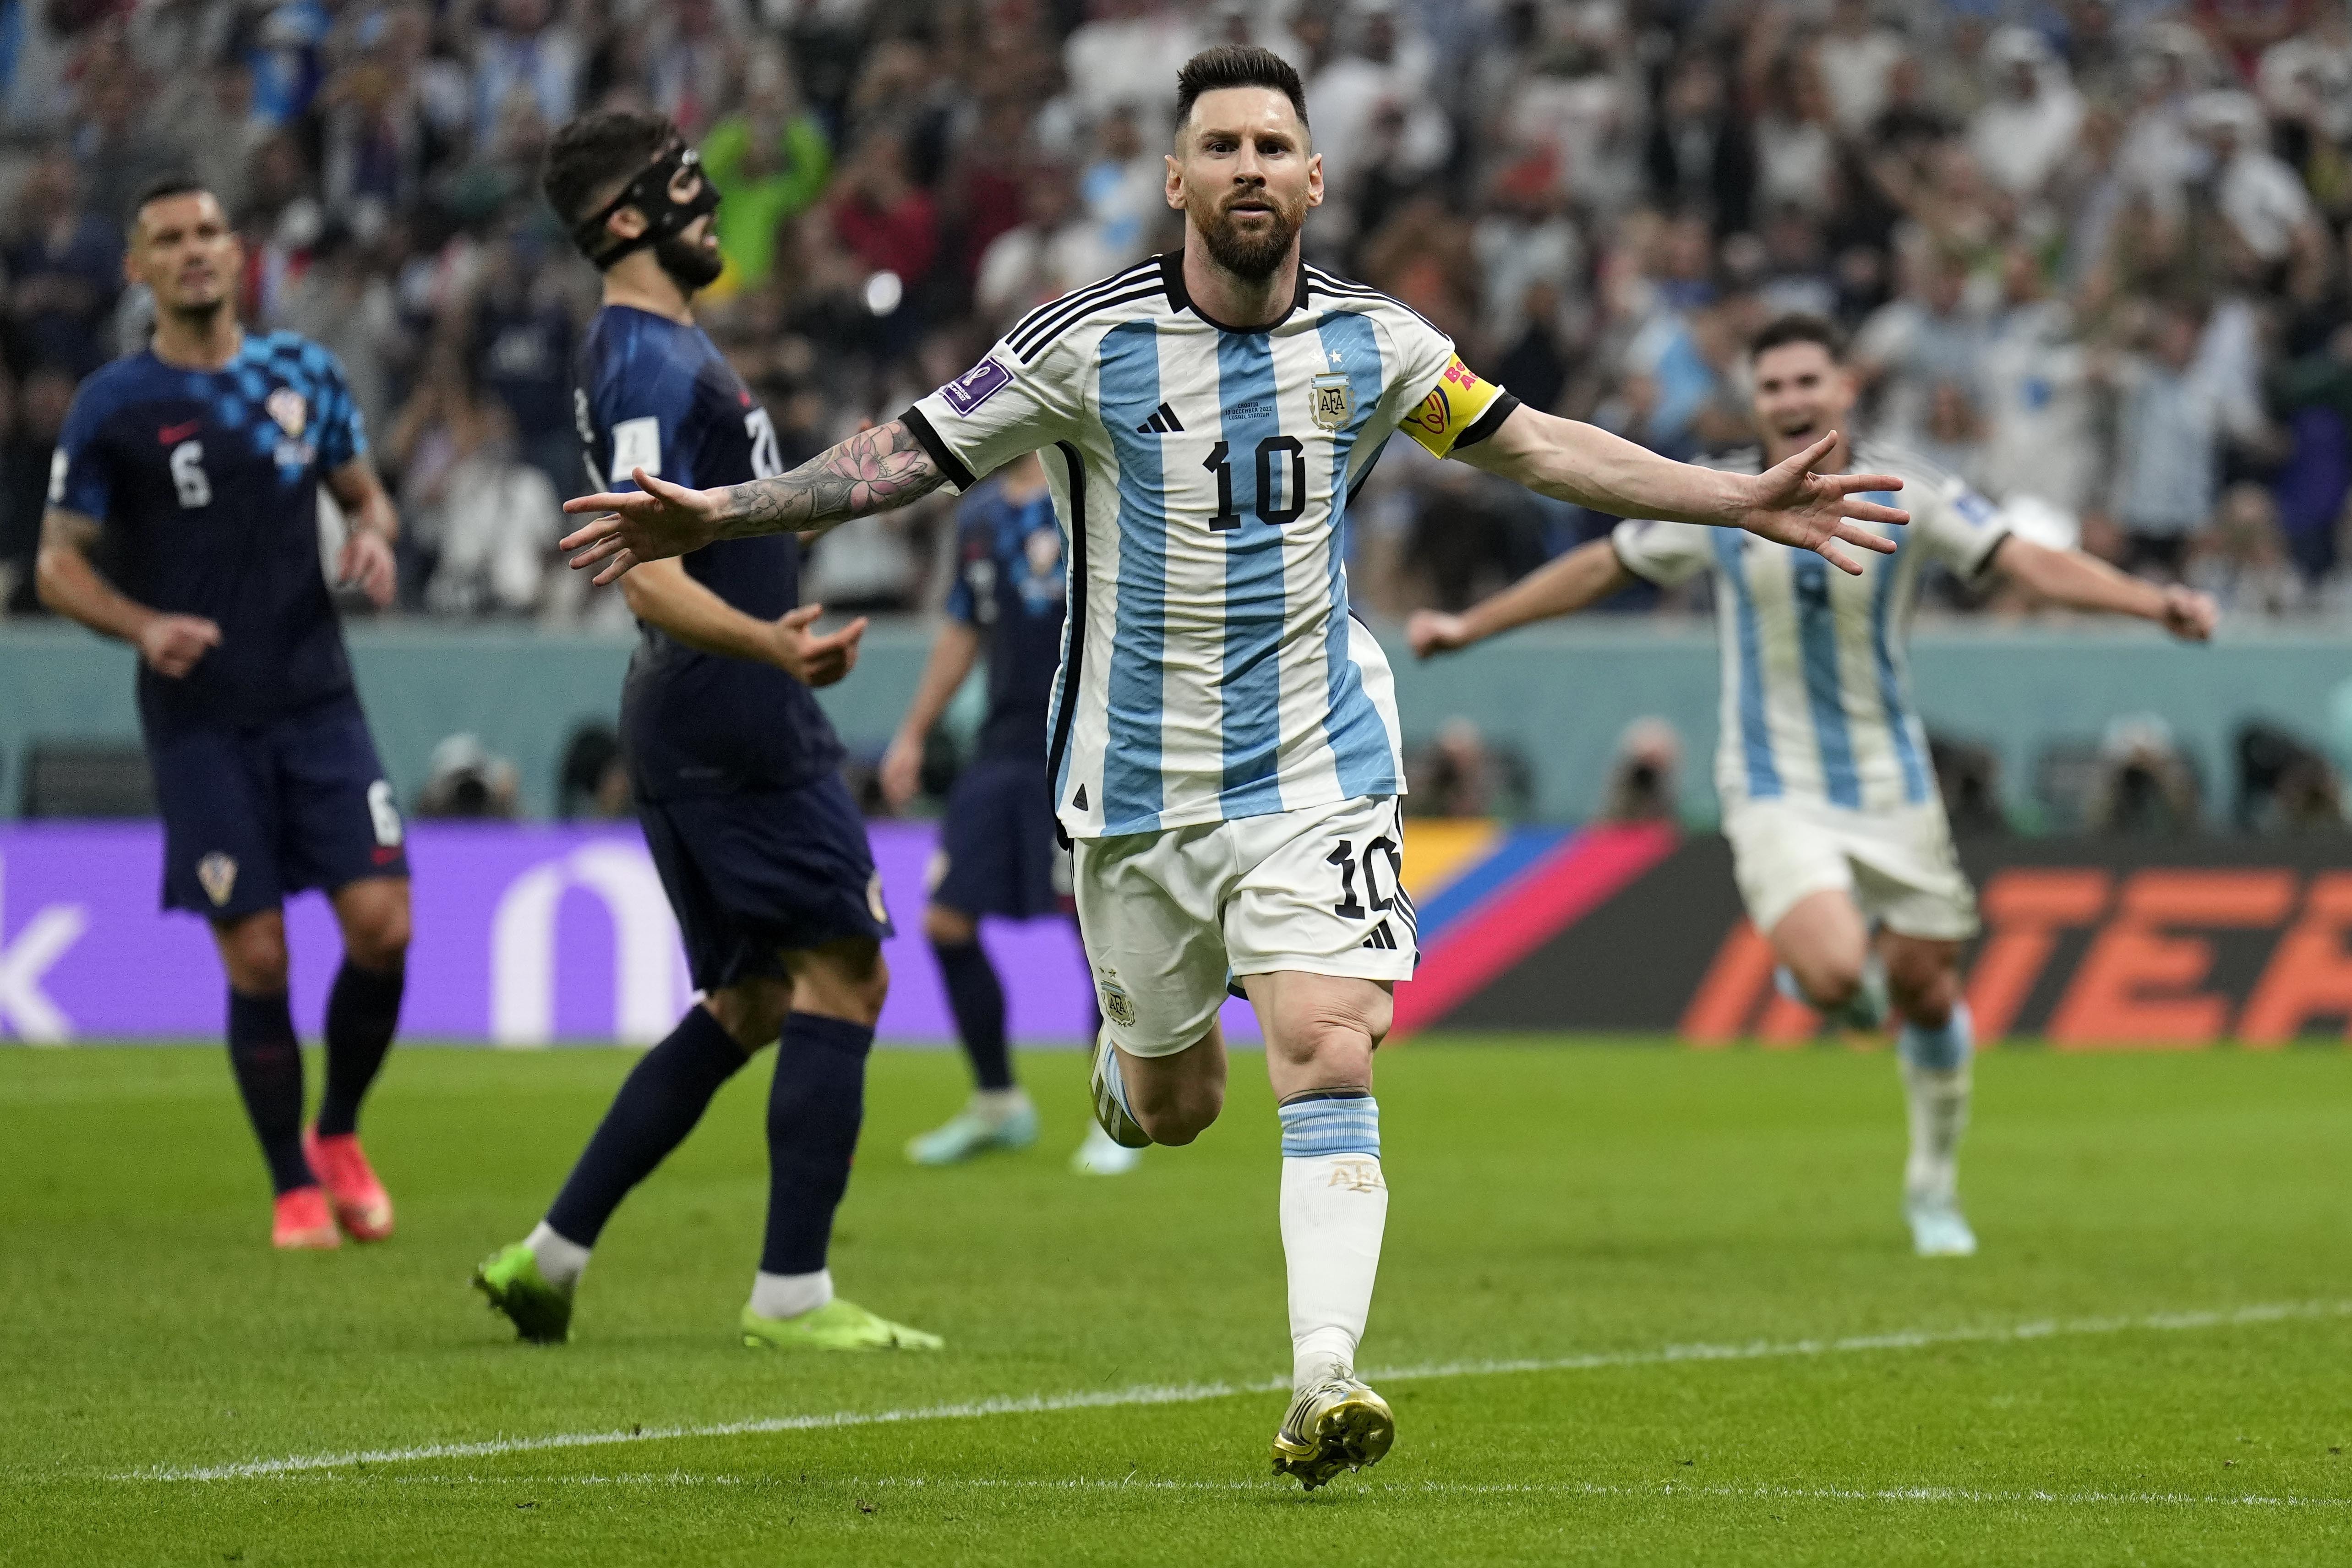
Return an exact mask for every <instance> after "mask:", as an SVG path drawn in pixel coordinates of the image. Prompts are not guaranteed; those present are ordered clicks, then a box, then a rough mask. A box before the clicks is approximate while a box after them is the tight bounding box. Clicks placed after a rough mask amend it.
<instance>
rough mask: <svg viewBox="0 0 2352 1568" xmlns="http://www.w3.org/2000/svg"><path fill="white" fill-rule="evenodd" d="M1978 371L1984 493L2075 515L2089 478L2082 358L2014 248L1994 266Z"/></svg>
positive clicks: (2035, 264)
mask: <svg viewBox="0 0 2352 1568" xmlns="http://www.w3.org/2000/svg"><path fill="white" fill-rule="evenodd" d="M1977 367H1978V374H1977V378H1976V386H1977V395H1978V396H1979V400H1980V405H1981V408H1982V411H1983V415H1984V421H1985V432H1984V439H1985V446H1984V452H1983V455H1982V458H1981V459H1980V466H1979V469H1978V473H1979V478H1980V479H1981V482H1982V484H1983V486H1984V488H1985V489H1987V490H1988V491H1990V493H1991V494H1993V495H1995V496H1999V497H2000V498H2002V499H2003V500H2009V499H2011V498H2013V497H2017V496H2021V495H2033V496H2039V497H2041V498H2042V500H2047V501H2049V502H2051V503H2052V504H2053V505H2054V506H2056V507H2058V508H2059V509H2061V510H2065V511H2070V512H2076V513H2079V512H2081V511H2082V510H2084V508H2085V507H2087V506H2088V505H2089V504H2090V502H2091V490H2092V486H2093V485H2094V483H2095V481H2096V479H2097V453H2096V451H2095V448H2094V447H2093V436H2092V430H2091V416H2092V380H2091V374H2090V355H2089V353H2088V351H2086V350H2085V349H2084V346H2083V343H2082V341H2081V339H2080V337H2079V336H2078V335H2077V332H2076V329H2075V324H2074V311H2073V310H2072V309H2071V308H2070V307H2069V306H2068V305H2067V304H2066V303H2065V302H2064V301H2063V300H2057V299H2053V298H2052V297H2051V295H2050V292H2049V284H2048V280H2047V279H2045V278H2044V277H2043V275H2042V263H2041V259H2040V258H2038V257H2037V256H2035V255H2034V254H2033V252H2032V251H2031V250H2030V249H2028V248H2026V247H2023V246H2012V247H2011V248H2010V249H2009V250H2008V251H2007V252H2006V253H2005V254H2004V255H2003V256H2002V258H2001V306H2000V310H1998V311H1996V312H1995V313H1994V315H1993V317H1992V320H1991V322H1990V326H1989V328H1988V330H1987V331H1986V333H1985V336H1984V340H1983V347H1982V350H1981V353H1979V358H1978V361H1977Z"/></svg>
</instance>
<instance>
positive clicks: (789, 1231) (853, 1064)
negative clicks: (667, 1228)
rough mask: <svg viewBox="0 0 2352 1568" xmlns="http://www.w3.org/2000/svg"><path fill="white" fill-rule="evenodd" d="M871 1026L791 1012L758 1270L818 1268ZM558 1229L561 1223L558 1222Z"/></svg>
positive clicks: (845, 1161)
mask: <svg viewBox="0 0 2352 1568" xmlns="http://www.w3.org/2000/svg"><path fill="white" fill-rule="evenodd" d="M873 1047H874V1030H873V1028H872V1027H871V1026H868V1025H865V1024H853V1023H850V1022H849V1021H848V1020H847V1019H845V1018H821V1017H819V1016H817V1015H815V1014H814V1013H794V1014H793V1015H791V1016H789V1017H787V1018H785V1020H784V1035H783V1038H782V1039H781V1040H779V1041H777V1042H776V1081H775V1084H774V1086H773V1087H772V1089H770V1090H769V1091H768V1239H767V1244H766V1245H765V1246H764V1247H762V1248H761V1252H760V1272H761V1273H762V1274H814V1273H815V1272H816V1271H817V1270H818V1269H820V1268H824V1250H825V1244H826V1243H827V1242H829V1241H831V1240H832V1239H833V1211H834V1209H835V1207H837V1206H838V1205H840V1203H841V1194H843V1192H845V1190H847V1188H848V1186H849V1162H850V1160H851V1158H852V1157H853V1156H854V1155H856V1152H857V1128H858V1123H859V1122H860V1121H863V1120H864V1119H865V1116H866V1052H867V1051H869V1050H871V1049H872V1048H873ZM558 1228H561V1227H558Z"/></svg>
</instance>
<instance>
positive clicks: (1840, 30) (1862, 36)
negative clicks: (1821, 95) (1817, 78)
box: [1814, 0, 1909, 136]
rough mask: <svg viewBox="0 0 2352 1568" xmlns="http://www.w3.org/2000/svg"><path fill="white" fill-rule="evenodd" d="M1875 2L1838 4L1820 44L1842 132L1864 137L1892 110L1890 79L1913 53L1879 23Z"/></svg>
mask: <svg viewBox="0 0 2352 1568" xmlns="http://www.w3.org/2000/svg"><path fill="white" fill-rule="evenodd" d="M1874 9H1875V8H1874V5H1873V4H1872V0H1835V4H1833V5H1832V6H1831V7H1830V20H1829V26H1828V27H1827V28H1825V29H1824V30H1823V31H1822V38H1821V42H1820V43H1819V44H1817V45H1815V46H1814V60H1815V64H1816V67H1817V68H1818V69H1819V71H1820V73H1821V80H1822V83H1823V84H1824V85H1825V86H1826V87H1827V89H1828V93H1829V100H1830V106H1831V110H1832V113H1833V114H1834V115H1835V117H1836V121H1837V125H1838V129H1839V130H1840V131H1842V132H1844V133H1845V134H1846V135H1849V136H1855V135H1860V134H1861V133H1862V132H1864V131H1867V130H1868V129H1869V128H1870V125H1871V123H1872V121H1875V120H1876V119H1877V118H1878V116H1879V113H1880V112H1881V111H1882V110H1885V107H1886V89H1887V77H1888V75H1889V73H1890V72H1892V71H1893V70H1894V68H1895V62H1896V61H1897V60H1900V59H1901V58H1903V57H1904V56H1905V55H1906V53H1908V52H1909V51H1908V50H1906V48H1905V47H1904V44H1903V40H1902V38H1901V37H1897V36H1896V35H1895V33H1894V32H1893V31H1891V30H1890V29H1888V28H1886V27H1885V26H1881V25H1880V24H1879V21H1878V18H1877V16H1875V15H1874Z"/></svg>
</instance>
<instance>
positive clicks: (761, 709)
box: [575, 305, 842, 800]
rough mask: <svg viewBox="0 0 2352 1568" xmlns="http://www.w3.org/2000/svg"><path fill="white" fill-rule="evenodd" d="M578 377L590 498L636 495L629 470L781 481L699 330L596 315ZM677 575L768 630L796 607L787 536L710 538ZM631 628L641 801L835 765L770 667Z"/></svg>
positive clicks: (818, 723) (793, 548)
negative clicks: (619, 492)
mask: <svg viewBox="0 0 2352 1568" xmlns="http://www.w3.org/2000/svg"><path fill="white" fill-rule="evenodd" d="M578 370H579V386H578V391H577V394H576V397H577V402H576V405H575V411H576V412H577V414H578V416H579V423H580V437H581V439H582V440H583V441H584V442H586V443H587V456H588V468H589V473H590V476H591V477H592V478H593V479H594V480H595V482H596V487H597V488H598V489H607V488H609V489H635V488H636V482H635V480H634V479H631V478H630V473H631V470H632V469H635V468H643V469H645V470H646V472H647V473H649V474H658V475H659V476H661V477H662V478H663V479H669V480H672V481H674V482H676V483H677V484H681V485H691V486H694V487H696V488H697V489H709V488H711V487H713V486H717V485H737V484H741V483H743V482H744V481H745V480H747V479H769V478H772V477H773V476H774V475H776V474H777V473H779V472H781V471H782V465H781V464H779V463H778V461H777V459H776V431H775V426H773V425H772V424H770V423H769V421H768V412H767V410H766V409H764V408H762V407H761V406H760V405H759V404H758V403H757V402H756V401H755V400H754V399H753V398H752V396H751V393H750V392H749V391H748V390H747V389H746V388H745V387H744V385H743V380H742V378H741V377H740V376H739V375H737V374H735V368H734V367H733V366H732V365H730V364H729V363H727V360H726V358H725V356H723V355H722V354H720V353H719V350H718V347H717V346H716V345H715V344H713V343H712V342H711V341H710V340H709V338H708V337H706V336H704V335H703V332H702V330H701V329H700V328H699V327H694V326H687V325H681V324H680V323H678V322H677V321H670V320H668V319H667V318H666V317H662V316H656V315H654V314H652V313H650V312H648V311H645V310H632V309H630V308H629V307H628V306H625V305H607V306H605V307H604V309H603V310H599V311H597V312H596V319H595V320H594V321H592V322H590V323H589V327H588V335H587V337H586V339H585V340H584V341H583V342H582V343H581V345H580V363H579V367H578ZM682 564H683V565H684V566H685V568H686V571H687V574H688V575H689V576H691V577H692V578H693V579H694V580H695V581H696V582H698V583H700V584H702V585H703V586H704V587H706V588H708V589H709V590H710V591H711V592H712V593H714V594H716V595H719V597H720V598H722V599H724V600H726V601H727V602H728V603H729V604H730V605H733V606H734V607H735V608H737V609H739V610H740V611H742V612H743V613H744V614H745V615H747V616H759V617H760V618H761V620H768V621H772V620H774V619H775V618H777V617H778V616H782V615H783V614H784V612H786V611H787V610H790V609H792V608H793V606H794V605H797V604H799V603H800V591H801V584H800V577H801V553H800V543H799V542H798V541H797V540H795V539H793V536H792V535H790V534H771V535H767V536H765V537H762V538H759V539H729V540H721V541H719V542H717V543H715V544H706V545H704V546H703V547H702V548H701V549H699V550H698V551H695V552H693V553H692V554H689V555H688V556H686V557H685V558H684V561H683V563H682ZM639 629H640V631H641V633H642V635H641V636H640V637H639V638H638V641H637V651H636V653H635V656H634V657H633V658H631V659H630V660H629V676H628V680H627V682H626V683H625V685H624V686H623V687H622V689H621V735H622V740H623V743H624V745H625V748H626V750H627V752H628V757H629V771H630V776H631V780H632V782H633V783H634V784H635V788H636V792H637V794H638V795H640V796H641V797H643V798H645V799H647V800H660V799H664V798H667V797H669V796H675V795H729V794H733V793H735V792H736V791H739V790H772V789H790V788H793V787H794V786H796V785H799V784H804V783H806V782H808V781H809V780H810V779H813V778H815V777H817V776H818V775H819V774H822V773H831V772H833V771H834V770H835V769H836V768H838V767H839V766H840V765H841V757H842V752H841V741H840V739H839V738H838V737H837V736H835V734H834V732H833V725H832V724H831V723H830V722H828V721H826V719H825V716H824V710H823V709H820V708H819V707H818V706H817V705H816V698H815V697H814V695H812V694H811V692H810V691H809V689H808V688H807V687H805V686H803V685H802V684H801V683H800V682H799V681H797V680H795V679H793V678H792V677H791V676H789V675H787V674H785V673H784V672H783V671H782V670H781V669H778V668H776V667H775V666H773V665H770V664H755V663H753V662H752V661H751V660H749V659H740V658H727V657H726V656H725V655H723V654H715V653H703V652H701V651H699V650H698V649H696V648H690V647H687V646H686V645H685V644H684V643H681V642H677V641H676V640H674V639H673V638H671V637H668V636H667V634H665V633H663V632H662V631H660V630H659V629H658V628H656V627H654V626H646V625H644V624H643V623H639Z"/></svg>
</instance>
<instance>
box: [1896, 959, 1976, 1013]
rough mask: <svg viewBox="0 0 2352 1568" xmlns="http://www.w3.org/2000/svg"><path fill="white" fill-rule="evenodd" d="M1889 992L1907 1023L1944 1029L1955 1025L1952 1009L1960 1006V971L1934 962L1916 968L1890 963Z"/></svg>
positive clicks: (1911, 965) (1921, 964)
mask: <svg viewBox="0 0 2352 1568" xmlns="http://www.w3.org/2000/svg"><path fill="white" fill-rule="evenodd" d="M1886 988H1887V990H1888V992H1889V993H1890V994H1891V996H1890V999H1891V1000H1892V1001H1893V1002H1894V1004H1895V1011H1896V1012H1897V1013H1899V1014H1901V1015H1902V1016H1903V1018H1904V1021H1905V1022H1906V1023H1912V1024H1916V1025H1918V1026H1920V1027H1921V1028H1923V1029H1940V1028H1942V1027H1943V1026H1945V1025H1946V1024H1948V1023H1949V1022H1951V1017H1952V1009H1953V1008H1954V1007H1956V1006H1958V1005H1959V1000H1960V973H1959V967H1958V964H1956V963H1937V962H1933V961H1930V962H1924V963H1913V964H1904V963H1892V962H1890V963H1888V965H1887V969H1886Z"/></svg>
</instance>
